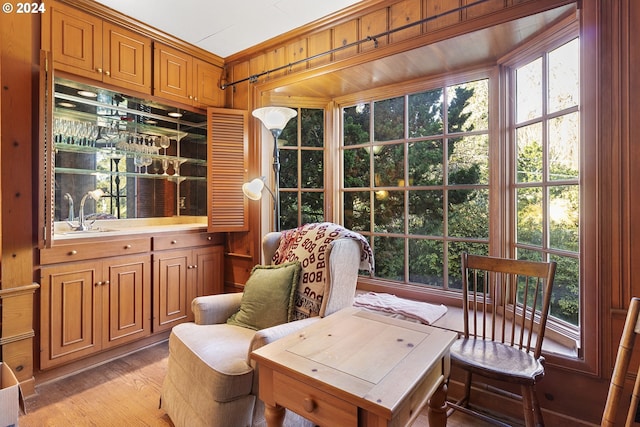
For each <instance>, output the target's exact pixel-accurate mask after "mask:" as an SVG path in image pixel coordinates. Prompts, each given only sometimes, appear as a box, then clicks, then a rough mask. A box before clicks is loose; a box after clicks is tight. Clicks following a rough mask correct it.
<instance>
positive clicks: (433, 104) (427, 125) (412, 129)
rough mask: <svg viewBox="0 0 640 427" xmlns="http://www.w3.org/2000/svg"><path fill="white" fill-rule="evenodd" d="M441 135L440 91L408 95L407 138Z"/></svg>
mask: <svg viewBox="0 0 640 427" xmlns="http://www.w3.org/2000/svg"><path fill="white" fill-rule="evenodd" d="M430 135H442V89H435V90H430V91H428V92H422V93H416V94H413V95H409V138H417V137H421V136H430Z"/></svg>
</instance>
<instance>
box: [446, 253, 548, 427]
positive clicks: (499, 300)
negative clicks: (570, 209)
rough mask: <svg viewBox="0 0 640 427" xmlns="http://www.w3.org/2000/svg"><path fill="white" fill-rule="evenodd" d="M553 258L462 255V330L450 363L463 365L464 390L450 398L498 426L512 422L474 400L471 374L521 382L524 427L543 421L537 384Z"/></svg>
mask: <svg viewBox="0 0 640 427" xmlns="http://www.w3.org/2000/svg"><path fill="white" fill-rule="evenodd" d="M555 270H556V263H555V262H536V261H525V260H516V259H506V258H497V257H488V256H480V255H470V254H467V253H463V254H462V292H463V313H464V333H463V334H462V336H461V337H460V339H458V340H457V341H456V342H455V343H454V344H453V346H452V347H451V363H452V365H453V366H454V367H457V368H459V369H462V370H464V372H465V383H464V395H463V397H462V398H461V399H460V400H459V401H457V402H449V406H450V410H449V414H450V413H452V412H453V411H454V410H461V411H463V412H466V413H468V414H470V415H473V416H476V417H478V418H482V419H484V420H485V421H489V422H492V423H493V424H496V425H508V424H505V423H502V422H501V421H500V420H497V419H495V418H494V417H491V416H489V415H488V414H486V413H482V412H480V411H479V410H478V409H477V408H476V409H473V408H472V406H471V405H470V397H471V384H472V379H473V378H472V376H473V375H478V376H481V377H485V378H490V379H492V380H498V381H502V382H507V383H515V384H518V385H520V392H521V397H522V404H523V414H524V420H525V425H526V426H534V425H540V426H541V425H544V422H543V419H542V412H541V410H540V405H539V403H538V399H537V397H536V391H535V385H536V383H538V382H539V381H540V380H541V379H542V377H543V376H544V357H543V356H542V354H541V353H542V342H543V339H544V335H545V329H546V323H547V316H548V314H549V306H550V302H551V290H552V287H553V280H554V276H555Z"/></svg>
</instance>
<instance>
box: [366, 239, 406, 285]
mask: <svg viewBox="0 0 640 427" xmlns="http://www.w3.org/2000/svg"><path fill="white" fill-rule="evenodd" d="M373 250H374V253H375V257H376V277H381V278H384V279H391V280H399V281H403V280H404V239H402V238H396V237H379V236H376V237H375V239H374V249H373Z"/></svg>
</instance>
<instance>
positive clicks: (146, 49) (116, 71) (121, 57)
mask: <svg viewBox="0 0 640 427" xmlns="http://www.w3.org/2000/svg"><path fill="white" fill-rule="evenodd" d="M103 41H104V45H103V54H104V68H105V70H104V75H103V81H104V82H105V83H111V84H114V85H118V86H120V87H123V88H127V89H132V90H136V91H138V92H143V93H147V94H151V39H150V38H147V37H143V36H141V35H140V34H136V33H133V32H131V31H128V30H125V29H124V28H120V27H118V26H115V25H113V24H110V23H107V22H105V23H104V30H103Z"/></svg>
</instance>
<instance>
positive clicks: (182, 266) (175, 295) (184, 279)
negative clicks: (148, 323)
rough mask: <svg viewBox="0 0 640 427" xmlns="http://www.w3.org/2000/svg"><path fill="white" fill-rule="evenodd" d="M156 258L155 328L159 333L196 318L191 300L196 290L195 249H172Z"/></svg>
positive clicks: (154, 289)
mask: <svg viewBox="0 0 640 427" xmlns="http://www.w3.org/2000/svg"><path fill="white" fill-rule="evenodd" d="M155 257H156V258H155V259H154V280H153V308H154V314H153V331H154V332H158V331H164V330H167V329H171V327H173V325H176V324H178V323H181V322H185V321H188V320H193V312H192V311H191V301H192V300H193V297H194V295H195V289H194V279H193V278H192V274H191V273H192V271H191V270H192V267H191V265H192V264H191V250H184V251H169V252H166V253H163V254H160V255H155ZM190 267H191V268H190Z"/></svg>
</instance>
